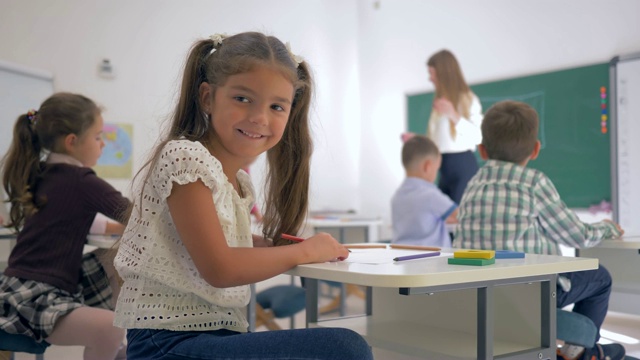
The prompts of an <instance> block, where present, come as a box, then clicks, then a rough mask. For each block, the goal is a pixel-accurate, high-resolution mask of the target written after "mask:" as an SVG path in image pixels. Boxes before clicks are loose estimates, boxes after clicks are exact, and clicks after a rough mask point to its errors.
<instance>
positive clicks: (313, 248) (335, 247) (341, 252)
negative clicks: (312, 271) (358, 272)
mask: <svg viewBox="0 0 640 360" xmlns="http://www.w3.org/2000/svg"><path fill="white" fill-rule="evenodd" d="M281 237H282V238H283V239H285V240H290V241H293V242H297V243H300V246H305V247H307V248H308V250H307V251H306V253H307V254H308V256H309V261H308V262H309V263H319V262H327V261H336V260H339V261H342V260H344V259H346V258H348V257H349V249H347V248H346V247H345V246H344V245H343V244H341V243H340V242H338V240H336V239H335V238H334V237H333V236H331V235H329V234H327V233H318V234H315V235H313V236H312V237H310V238H308V239H303V238H300V237H297V236H293V235H288V234H282V235H281Z"/></svg>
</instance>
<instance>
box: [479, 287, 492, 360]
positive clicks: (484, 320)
mask: <svg viewBox="0 0 640 360" xmlns="http://www.w3.org/2000/svg"><path fill="white" fill-rule="evenodd" d="M493 303H494V287H493V286H489V287H481V288H478V300H477V306H478V339H477V342H478V344H477V347H478V353H477V356H478V359H479V360H485V359H493V328H494V319H495V318H494V307H493Z"/></svg>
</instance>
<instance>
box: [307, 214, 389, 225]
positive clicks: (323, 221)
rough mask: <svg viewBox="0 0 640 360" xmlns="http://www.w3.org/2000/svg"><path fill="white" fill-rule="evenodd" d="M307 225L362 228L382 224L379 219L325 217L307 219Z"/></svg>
mask: <svg viewBox="0 0 640 360" xmlns="http://www.w3.org/2000/svg"><path fill="white" fill-rule="evenodd" d="M306 224H307V225H311V226H314V227H362V226H377V225H381V224H382V220H381V219H373V218H371V219H367V218H358V217H348V216H343V217H337V216H326V217H319V218H313V217H312V218H308V219H307V221H306Z"/></svg>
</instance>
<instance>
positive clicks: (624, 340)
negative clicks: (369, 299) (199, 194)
mask: <svg viewBox="0 0 640 360" xmlns="http://www.w3.org/2000/svg"><path fill="white" fill-rule="evenodd" d="M289 282H290V277H289V276H285V275H282V276H279V277H276V278H274V279H272V280H269V281H266V282H264V283H260V284H258V286H257V289H258V290H260V289H264V288H267V287H269V286H273V285H276V284H283V283H284V284H287V283H289ZM327 291H328V290H327ZM327 295H330V294H327ZM330 301H331V298H330V297H325V298H322V299H321V300H320V306H321V307H322V305H324V304H327V303H329V302H330ZM362 313H364V302H363V301H362V300H361V299H359V298H357V297H355V296H351V297H349V298H347V315H356V314H362ZM326 316H331V317H333V316H337V314H336V313H334V314H328V315H326ZM276 321H277V323H278V324H279V325H280V326H281V327H282V328H289V319H288V318H286V319H277V320H276ZM304 321H305V313H304V311H302V312H300V313H298V314H297V315H296V316H295V327H296V328H302V327H304ZM265 330H266V329H265V328H264V327H263V328H260V329H258V330H257V331H265ZM602 337H603V338H602V339H601V341H600V342H601V343H607V342H608V341H615V342H618V343H621V344H623V345H624V346H625V348H626V350H627V355H629V356H634V357H637V358H640V316H634V315H628V314H622V313H616V312H609V314H608V316H607V319H606V320H605V323H604V326H603V331H602ZM374 354H375V357H376V359H378V360H380V359H393V360H396V359H399V357H398V356H397V354H389V353H386V352H383V351H377V350H376V351H374ZM15 358H16V360H32V359H34V357H33V356H32V355H28V354H16V357H15ZM76 359H82V348H81V347H76V346H65V347H61V346H51V347H50V348H49V349H47V351H46V353H45V360H76ZM403 359H405V358H404V357H403ZM407 359H408V358H407Z"/></svg>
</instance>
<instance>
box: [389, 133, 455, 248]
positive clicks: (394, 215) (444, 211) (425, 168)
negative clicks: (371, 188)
mask: <svg viewBox="0 0 640 360" xmlns="http://www.w3.org/2000/svg"><path fill="white" fill-rule="evenodd" d="M441 161H442V156H441V155H440V151H439V150H438V147H437V146H436V144H435V143H434V142H433V141H431V140H430V139H428V138H427V137H426V136H422V135H415V136H413V137H411V138H410V139H408V140H407V141H406V142H405V143H404V145H403V147H402V165H403V166H404V169H405V172H406V178H405V180H404V181H403V182H402V185H400V188H398V190H396V192H395V194H394V195H393V198H392V199H391V221H392V224H393V239H392V242H393V243H394V244H406V245H424V246H436V247H446V248H448V247H451V238H450V237H449V232H448V231H447V228H446V226H445V222H446V223H455V222H457V219H456V216H457V213H458V205H457V204H456V203H454V202H453V200H451V199H450V198H449V197H448V196H447V195H445V194H444V193H443V192H442V191H440V189H438V187H437V186H436V185H435V184H434V183H433V182H434V181H435V179H436V176H437V174H438V170H439V169H440V163H441Z"/></svg>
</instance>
